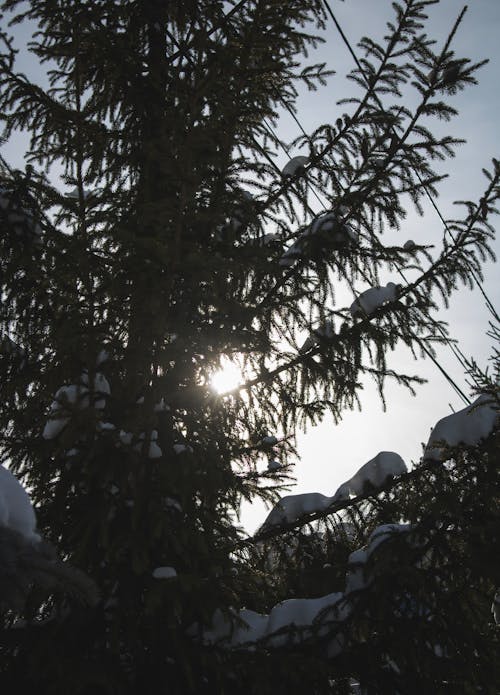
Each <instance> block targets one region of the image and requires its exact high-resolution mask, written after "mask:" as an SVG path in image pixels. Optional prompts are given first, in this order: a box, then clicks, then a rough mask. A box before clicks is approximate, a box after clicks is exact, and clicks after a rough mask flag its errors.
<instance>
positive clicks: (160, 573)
mask: <svg viewBox="0 0 500 695" xmlns="http://www.w3.org/2000/svg"><path fill="white" fill-rule="evenodd" d="M153 577H154V578H155V579H174V578H175V577H177V572H176V570H175V569H174V568H173V567H157V568H156V569H155V570H153Z"/></svg>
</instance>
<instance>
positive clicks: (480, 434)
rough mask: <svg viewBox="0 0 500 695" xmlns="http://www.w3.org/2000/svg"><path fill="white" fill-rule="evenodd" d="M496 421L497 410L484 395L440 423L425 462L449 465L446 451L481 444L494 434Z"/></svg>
mask: <svg viewBox="0 0 500 695" xmlns="http://www.w3.org/2000/svg"><path fill="white" fill-rule="evenodd" d="M497 420H498V409H497V408H496V407H495V406H494V405H493V399H492V397H491V396H489V395H487V394H482V395H481V396H479V397H478V398H477V399H476V400H475V401H474V403H472V405H470V406H467V407H466V408H464V409H463V410H459V411H458V412H456V413H453V414H452V415H448V416H446V417H444V418H442V419H441V420H439V422H438V423H437V424H436V426H435V427H434V429H433V430H432V432H431V436H430V437H429V441H428V443H427V446H426V448H425V451H424V461H429V460H431V461H439V462H442V461H446V459H447V457H448V454H447V453H446V447H454V446H457V445H458V444H467V445H469V446H475V445H476V444H479V442H480V441H481V440H482V439H486V437H488V436H489V435H490V434H491V433H492V432H493V428H494V427H495V424H496V422H497Z"/></svg>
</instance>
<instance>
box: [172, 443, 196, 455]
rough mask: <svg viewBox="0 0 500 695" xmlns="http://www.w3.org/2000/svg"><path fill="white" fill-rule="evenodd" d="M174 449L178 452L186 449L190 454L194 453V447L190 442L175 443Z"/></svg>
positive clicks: (180, 452)
mask: <svg viewBox="0 0 500 695" xmlns="http://www.w3.org/2000/svg"><path fill="white" fill-rule="evenodd" d="M174 451H175V453H176V454H183V453H184V452H186V451H187V452H188V453H189V454H192V453H193V447H191V446H189V445H188V444H174Z"/></svg>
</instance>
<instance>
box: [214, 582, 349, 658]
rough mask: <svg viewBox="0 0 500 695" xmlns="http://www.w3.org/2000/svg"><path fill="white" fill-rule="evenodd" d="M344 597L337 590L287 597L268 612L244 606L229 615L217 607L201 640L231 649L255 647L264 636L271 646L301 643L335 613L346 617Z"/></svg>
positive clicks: (340, 618) (337, 616)
mask: <svg viewBox="0 0 500 695" xmlns="http://www.w3.org/2000/svg"><path fill="white" fill-rule="evenodd" d="M342 599H343V594H341V593H338V592H335V593H332V594H327V595H326V596H320V597H319V598H299V599H287V600H286V601H281V602H280V603H278V604H277V605H275V606H274V607H273V608H272V610H271V612H270V613H269V615H266V614H262V613H257V612H256V611H252V610H248V609H247V608H242V609H240V610H239V611H234V610H233V611H232V616H231V617H226V616H224V615H223V613H222V611H220V610H219V609H218V610H216V611H215V613H214V616H213V619H212V625H211V628H210V629H209V630H205V631H204V632H203V634H202V639H203V642H204V643H205V644H208V645H210V644H216V643H218V642H221V643H225V646H228V647H230V648H242V647H246V648H252V645H254V644H255V643H256V642H259V641H261V640H264V639H265V640H266V645H267V646H270V647H281V646H284V645H287V644H298V643H300V642H301V641H302V640H303V639H304V638H307V637H309V636H310V635H311V634H312V632H313V630H314V628H315V627H316V628H317V630H318V632H320V631H321V623H322V622H323V621H327V620H329V619H331V617H332V614H333V615H334V616H335V619H339V620H343V619H345V617H347V614H348V612H349V609H347V610H346V607H345V606H340V602H341V601H342ZM241 621H242V622H243V624H241Z"/></svg>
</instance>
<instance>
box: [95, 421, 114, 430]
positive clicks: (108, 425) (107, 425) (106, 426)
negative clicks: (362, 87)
mask: <svg viewBox="0 0 500 695" xmlns="http://www.w3.org/2000/svg"><path fill="white" fill-rule="evenodd" d="M96 429H97V431H98V432H112V431H113V430H115V429H116V427H115V426H114V425H113V423H112V422H102V421H99V422H98V423H97V424H96Z"/></svg>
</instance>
